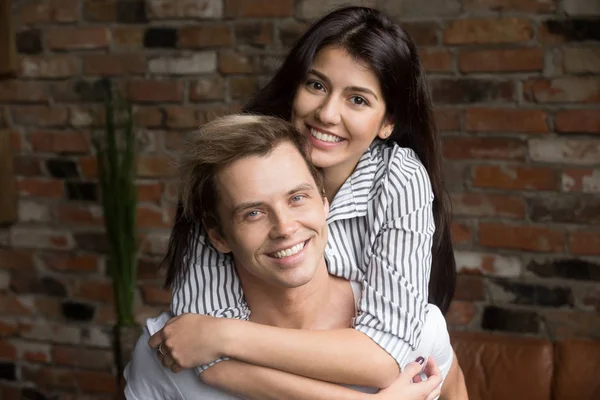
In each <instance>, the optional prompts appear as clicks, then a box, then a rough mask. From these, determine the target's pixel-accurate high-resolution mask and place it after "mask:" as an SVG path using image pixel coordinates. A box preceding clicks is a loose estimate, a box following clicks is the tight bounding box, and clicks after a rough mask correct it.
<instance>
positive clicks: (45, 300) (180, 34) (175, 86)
mask: <svg viewBox="0 0 600 400" xmlns="http://www.w3.org/2000/svg"><path fill="white" fill-rule="evenodd" d="M339 3H342V2H340V1H332V0H318V1H316V0H295V1H294V0H252V1H251V0H147V1H133V0H132V1H116V2H115V1H106V0H85V1H83V0H54V1H48V0H47V1H26V0H20V1H19V0H15V1H14V19H15V24H16V29H17V45H18V49H19V57H20V70H19V73H18V77H17V78H16V79H11V80H5V81H1V82H0V134H2V135H10V137H11V139H12V145H13V150H14V156H15V166H14V167H15V171H16V174H17V185H18V190H19V193H20V203H19V221H18V222H17V223H15V224H13V225H12V226H6V227H0V398H5V399H13V398H18V396H19V392H20V390H21V389H20V388H21V387H26V389H23V396H24V398H36V399H38V398H39V399H43V398H46V397H44V396H50V394H52V393H60V394H61V396H60V397H59V398H60V399H72V398H96V397H98V398H103V397H109V396H111V395H112V394H113V393H114V392H115V391H116V389H115V387H114V384H113V382H114V380H113V377H112V373H113V367H112V365H113V363H112V353H111V350H110V338H111V333H110V332H111V331H110V330H111V326H112V324H113V323H114V321H115V316H114V312H113V310H112V294H111V286H110V281H109V279H108V278H107V275H106V265H105V261H106V259H105V257H104V255H103V252H104V250H105V248H106V239H105V237H104V236H103V233H102V222H101V218H102V213H101V210H100V207H99V205H98V203H97V200H98V190H97V186H96V184H95V179H96V167H95V165H94V161H93V157H92V156H91V153H90V151H91V145H90V134H91V131H92V130H93V129H94V126H95V125H96V124H97V115H98V112H99V110H100V109H101V105H100V103H99V102H98V100H99V98H100V95H101V93H100V88H99V85H98V83H97V82H98V79H99V78H101V77H105V76H111V77H113V78H114V79H115V81H117V82H118V83H119V84H120V85H121V87H122V88H123V90H124V91H125V92H126V93H127V94H128V96H129V97H130V98H131V99H132V100H133V101H134V102H135V111H136V118H137V121H138V123H139V126H140V133H139V143H140V148H141V155H140V159H139V165H138V167H139V168H138V170H139V181H138V188H139V195H140V206H139V224H140V237H141V240H142V242H143V254H142V256H141V261H140V277H139V278H140V283H139V293H138V307H139V308H138V317H139V320H140V321H142V320H143V319H144V318H145V317H146V316H149V315H153V314H155V313H156V312H158V311H159V310H160V309H162V308H165V307H167V304H168V301H169V294H168V293H167V292H165V291H164V290H162V289H161V286H160V282H161V276H160V275H159V274H158V273H157V272H156V266H157V263H158V261H159V260H160V256H161V255H162V254H163V252H164V250H165V245H166V242H167V239H168V233H169V227H170V226H171V223H172V217H173V205H174V202H175V199H176V197H175V196H176V190H175V186H174V184H173V181H172V180H171V179H170V177H171V174H172V159H171V156H172V153H173V151H174V150H177V149H178V148H179V146H180V145H181V140H182V138H183V137H184V136H185V134H186V132H188V131H190V130H191V129H193V128H194V127H196V126H198V125H199V124H201V123H203V122H204V121H206V120H208V119H210V118H213V117H214V116H215V115H219V114H222V113H225V112H230V111H235V110H236V109H238V107H239V105H240V104H241V103H242V102H243V100H244V99H245V98H247V96H248V95H249V94H251V93H252V92H253V91H254V90H256V88H258V87H259V86H260V85H261V84H262V83H264V82H265V80H266V79H267V78H268V76H269V75H270V74H271V73H272V71H273V70H274V68H275V67H276V66H277V62H278V60H279V59H280V56H281V54H283V53H284V52H285V49H286V48H287V47H288V46H289V44H290V43H291V42H292V41H293V40H294V39H295V38H297V37H298V35H299V34H300V33H301V32H302V31H303V30H304V29H305V27H306V25H307V21H310V20H311V19H314V18H315V17H318V16H320V15H322V14H323V13H324V12H325V11H326V10H328V9H330V8H331V7H332V6H334V5H336V4H339ZM353 3H355V4H366V5H377V6H379V7H381V8H383V9H385V10H387V11H388V12H389V13H390V14H392V15H393V16H394V17H396V18H398V19H400V20H402V21H403V22H404V26H405V27H406V29H407V30H408V31H409V32H410V34H411V35H412V37H413V38H414V40H415V41H416V43H417V44H418V45H419V46H420V49H421V55H422V59H423V62H424V64H425V67H426V69H427V71H428V73H429V76H430V82H431V90H432V93H433V97H434V99H435V103H436V105H437V116H438V123H439V126H440V128H441V130H442V131H443V136H444V152H445V156H446V158H447V162H446V168H445V169H446V171H447V175H448V180H449V185H450V188H451V191H452V197H453V200H454V214H455V222H454V226H453V233H454V240H455V244H456V255H457V261H458V266H459V269H460V276H459V281H458V290H457V294H456V300H455V302H454V304H453V307H452V310H451V312H450V314H449V322H450V324H451V326H452V327H453V328H454V329H468V330H482V329H487V330H502V331H510V332H518V333H519V334H530V335H539V336H550V337H553V338H555V337H565V336H579V337H595V338H598V337H600V315H599V313H598V312H599V311H600V289H599V286H600V285H599V284H598V282H599V281H600V229H599V228H598V226H600V136H599V134H600V46H599V41H600V3H598V2H595V1H593V0H562V1H561V0H462V1H461V0H428V1H422V0H419V1H416V0H404V1H393V0H380V1H375V0H363V1H354V2H353ZM36 396H37V397H36ZM48 398H49V397H48Z"/></svg>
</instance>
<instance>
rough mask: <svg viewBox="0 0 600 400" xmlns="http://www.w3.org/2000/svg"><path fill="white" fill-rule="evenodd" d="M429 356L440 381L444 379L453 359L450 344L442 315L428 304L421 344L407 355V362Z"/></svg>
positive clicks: (432, 305)
mask: <svg viewBox="0 0 600 400" xmlns="http://www.w3.org/2000/svg"><path fill="white" fill-rule="evenodd" d="M431 356H433V359H434V360H435V362H436V363H437V365H438V367H439V368H440V372H441V373H442V379H446V376H448V372H449V371H450V366H451V365H452V359H453V358H454V354H453V352H452V344H451V343H450V335H449V334H448V327H447V325H446V320H445V319H444V315H443V314H442V312H441V311H440V309H439V308H437V307H436V306H435V305H434V304H431V303H430V304H428V305H427V316H426V317H425V324H424V325H423V330H422V331H421V342H420V343H419V346H418V347H417V348H416V349H415V350H414V351H412V352H411V353H410V354H409V359H408V361H415V360H416V359H417V358H418V357H423V358H425V359H428V358H429V357H431ZM402 368H404V366H402Z"/></svg>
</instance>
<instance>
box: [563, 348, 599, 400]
mask: <svg viewBox="0 0 600 400" xmlns="http://www.w3.org/2000/svg"><path fill="white" fill-rule="evenodd" d="M554 357H555V364H554V390H553V397H552V398H553V400H571V399H573V400H580V399H600V341H591V340H575V339H570V340H564V341H560V342H557V343H556V344H555V348H554Z"/></svg>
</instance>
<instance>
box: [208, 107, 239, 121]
mask: <svg viewBox="0 0 600 400" xmlns="http://www.w3.org/2000/svg"><path fill="white" fill-rule="evenodd" d="M202 109H203V110H204V113H205V116H206V121H213V120H214V119H215V118H219V117H222V116H225V115H231V114H235V113H239V112H241V111H242V105H241V104H240V103H228V104H217V105H210V106H204V107H202Z"/></svg>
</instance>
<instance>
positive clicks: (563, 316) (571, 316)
mask: <svg viewBox="0 0 600 400" xmlns="http://www.w3.org/2000/svg"><path fill="white" fill-rule="evenodd" d="M599 315H600V314H599V313H597V312H594V311H592V312H589V311H587V312H586V311H578V310H571V309H566V308H565V309H552V308H548V309H547V310H545V312H544V323H545V326H546V328H547V332H548V335H549V336H550V337H552V338H554V339H555V340H561V339H588V340H589V339H590V338H596V339H597V338H598V332H600V316H599ZM573 357H576V356H573ZM596 384H597V383H596ZM597 387H598V386H596V388H597ZM566 390H568V389H566ZM566 390H565V391H566ZM588 393H592V392H591V391H590V392H588ZM595 393H597V390H594V394H595ZM578 397H581V396H578ZM586 397H587V398H594V397H596V396H595V395H592V396H591V397H588V396H585V395H584V397H583V398H586Z"/></svg>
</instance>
